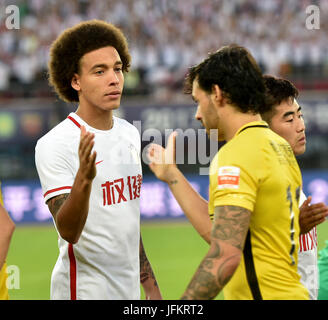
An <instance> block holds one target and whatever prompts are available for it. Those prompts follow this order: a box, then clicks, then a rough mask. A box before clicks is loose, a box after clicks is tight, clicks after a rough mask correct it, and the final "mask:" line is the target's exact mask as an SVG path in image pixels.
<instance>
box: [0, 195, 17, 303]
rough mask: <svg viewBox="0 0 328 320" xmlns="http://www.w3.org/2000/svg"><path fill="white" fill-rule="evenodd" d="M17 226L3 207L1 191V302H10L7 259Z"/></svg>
mask: <svg viewBox="0 0 328 320" xmlns="http://www.w3.org/2000/svg"><path fill="white" fill-rule="evenodd" d="M14 229H15V224H14V222H13V221H12V220H11V219H10V217H9V215H8V213H7V211H6V210H5V208H4V207H3V201H2V194H1V189H0V300H8V299H9V295H8V288H7V285H6V281H7V270H6V269H7V265H6V257H7V253H8V249H9V244H10V239H11V236H12V234H13V232H14Z"/></svg>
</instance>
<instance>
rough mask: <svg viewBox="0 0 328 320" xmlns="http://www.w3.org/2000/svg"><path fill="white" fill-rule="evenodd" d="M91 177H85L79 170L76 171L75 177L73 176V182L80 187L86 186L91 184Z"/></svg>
mask: <svg viewBox="0 0 328 320" xmlns="http://www.w3.org/2000/svg"><path fill="white" fill-rule="evenodd" d="M92 181H93V178H92V179H91V178H88V177H86V176H85V175H84V174H83V172H81V171H80V170H78V171H77V173H76V177H75V184H77V185H78V186H79V187H80V188H82V189H84V188H88V187H89V186H91V185H92Z"/></svg>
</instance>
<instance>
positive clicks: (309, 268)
mask: <svg viewBox="0 0 328 320" xmlns="http://www.w3.org/2000/svg"><path fill="white" fill-rule="evenodd" d="M305 200H306V196H305V194H304V193H303V191H302V192H301V197H300V203H299V206H300V207H301V205H302V204H303V202H304V201H305ZM299 241H300V245H299V251H298V273H299V274H300V275H301V282H302V284H303V285H304V286H305V288H307V289H308V290H309V295H310V299H311V300H317V297H318V288H319V287H318V285H319V284H318V263H317V247H318V241H317V228H316V227H314V228H313V229H312V230H310V231H309V232H308V233H306V234H300V237H299Z"/></svg>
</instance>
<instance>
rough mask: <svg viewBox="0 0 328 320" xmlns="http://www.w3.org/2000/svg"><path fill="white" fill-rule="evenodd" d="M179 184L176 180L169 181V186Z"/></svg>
mask: <svg viewBox="0 0 328 320" xmlns="http://www.w3.org/2000/svg"><path fill="white" fill-rule="evenodd" d="M177 183H178V180H176V179H175V180H170V181H169V184H170V185H173V184H177Z"/></svg>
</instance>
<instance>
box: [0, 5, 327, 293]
mask: <svg viewBox="0 0 328 320" xmlns="http://www.w3.org/2000/svg"><path fill="white" fill-rule="evenodd" d="M13 4H14V5H16V6H18V7H19V12H20V26H19V29H17V30H15V29H8V27H7V26H6V23H5V21H6V17H7V15H6V11H5V8H6V7H7V6H8V5H13ZM309 5H316V6H317V8H319V10H320V28H319V29H308V28H306V19H307V18H308V16H309V14H308V13H306V9H307V8H308V6H309ZM94 18H98V19H103V20H105V21H109V22H112V23H115V24H116V25H118V26H119V27H121V28H122V30H123V31H124V33H125V34H126V35H127V37H128V41H129V45H130V49H131V54H132V68H131V72H130V73H128V74H127V75H126V79H125V89H124V90H125V91H124V97H123V99H122V105H121V108H120V109H119V110H118V112H117V115H119V116H122V117H123V118H125V119H127V120H128V121H130V122H131V123H132V122H133V121H137V120H139V121H141V130H140V133H141V135H143V133H144V132H145V130H149V129H150V130H151V129H154V128H155V129H158V130H160V131H161V132H162V137H163V142H164V141H165V134H166V133H167V132H165V129H177V128H180V129H182V130H186V129H187V128H193V129H195V132H196V133H197V132H198V131H197V130H198V129H199V128H200V126H199V124H198V123H197V122H196V121H195V120H194V113H195V109H196V106H195V105H194V103H192V101H191V99H190V97H189V96H185V95H184V94H183V92H182V88H183V78H184V76H185V74H186V71H187V68H188V67H189V66H191V65H193V64H195V63H197V62H199V61H200V60H201V59H203V58H204V57H206V55H207V53H208V52H211V51H214V50H217V49H218V48H219V47H221V46H222V45H225V44H229V43H232V42H234V43H238V44H241V45H244V46H246V47H247V48H248V49H249V50H250V51H251V53H252V54H253V55H254V56H255V58H256V59H257V61H258V62H259V64H260V66H261V68H262V69H263V71H264V73H269V74H273V75H277V76H282V77H285V78H287V79H289V80H291V81H292V82H293V83H294V84H295V85H296V86H297V88H298V89H299V90H300V97H299V99H298V101H299V104H300V105H301V106H302V109H303V113H304V117H305V122H306V126H307V151H306V153H305V154H304V155H303V156H301V157H299V164H300V167H301V169H302V172H303V176H304V191H305V193H306V194H307V195H312V197H313V202H319V201H325V202H327V200H328V160H327V159H328V139H327V138H328V95H327V92H328V39H327V30H328V1H327V0H286V1H283V0H262V1H257V0H233V1H232V0H227V1H226V0H222V1H219V0H217V1H215V0H189V1H173V0H148V1H147V0H123V1H99V0H94V1H89V0H59V1H50V0H46V1H42V0H28V1H27V0H18V1H14V0H12V1H10V0H2V1H1V4H0V180H1V181H2V191H3V196H4V202H5V206H6V208H7V209H8V211H9V213H10V215H11V217H12V218H13V220H14V221H15V223H16V225H17V228H16V231H15V234H14V236H13V240H12V243H11V247H10V251H9V255H8V265H13V266H16V267H18V270H19V279H18V280H17V277H16V278H13V280H12V282H11V284H10V285H11V289H10V296H11V298H12V299H49V282H50V274H51V270H52V268H53V265H54V263H55V260H56V257H57V235H56V233H55V231H54V228H53V226H52V222H51V218H50V213H49V211H48V209H47V207H46V206H45V205H44V203H43V196H42V191H41V188H40V184H39V181H38V176H37V172H36V169H35V164H34V147H35V144H36V141H37V139H38V138H39V137H41V136H42V135H43V134H44V133H46V132H47V131H48V130H50V129H51V128H52V127H53V126H55V125H56V124H57V123H58V122H60V121H61V120H63V119H64V118H65V117H66V116H67V115H68V113H69V112H70V111H73V110H75V108H76V106H75V105H67V104H64V103H63V102H61V101H60V100H59V99H58V98H57V97H56V96H55V94H54V93H53V92H52V90H51V89H50V88H49V86H48V83H47V73H46V70H47V61H48V52H49V45H50V44H51V42H52V41H53V40H54V39H55V38H56V36H57V35H58V34H59V33H60V32H61V31H62V30H64V29H65V28H67V27H70V26H72V25H74V24H76V23H78V22H80V21H83V20H88V19H94ZM148 134H149V131H148ZM148 136H149V135H148ZM185 140H186V141H185V142H186V143H185V149H184V153H185V160H186V161H187V154H188V144H187V139H185ZM148 143H149V139H148V140H147V139H144V141H143V144H142V147H143V148H144V147H145V146H146V145H147V144H148ZM208 145H209V142H208V141H206V146H207V147H208ZM200 167H206V164H204V163H200V162H199V161H198V162H196V163H195V164H193V165H185V164H182V165H180V168H181V169H182V171H183V172H184V173H185V174H187V175H188V178H189V180H190V181H192V183H193V185H194V187H195V188H196V189H197V190H199V192H200V193H201V194H202V195H203V196H204V197H207V190H208V181H207V179H208V177H207V176H206V175H199V168H200ZM143 172H144V183H143V188H142V194H141V217H142V234H143V239H144V245H145V247H146V251H147V253H148V256H149V259H150V261H151V263H152V265H153V268H154V270H155V272H156V274H157V278H158V282H159V284H160V286H161V288H162V293H163V296H164V298H165V299H178V298H179V296H180V295H181V294H182V292H183V290H184V289H185V287H186V285H187V284H188V282H189V280H190V279H191V276H192V275H193V273H194V271H195V270H196V267H197V266H198V264H199V262H200V260H201V258H202V257H203V256H204V255H205V252H206V250H207V245H206V244H205V242H204V241H203V240H202V239H200V238H199V237H198V235H197V234H196V232H195V231H194V230H193V229H192V228H191V226H190V225H189V223H188V222H187V221H186V219H185V218H184V215H183V213H182V212H181V210H180V209H179V207H178V205H177V203H176V201H175V200H174V198H173V197H172V196H171V195H170V193H169V190H168V188H167V186H166V185H165V184H163V183H161V182H159V181H157V180H156V179H155V178H154V176H153V175H152V174H151V173H150V171H149V169H148V167H147V165H146V164H143ZM318 233H319V239H318V240H319V248H322V247H323V246H324V241H325V239H327V238H328V223H327V222H326V223H324V224H323V225H321V226H319V228H318ZM13 270H15V269H13ZM221 298H222V295H220V296H219V299H221Z"/></svg>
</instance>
